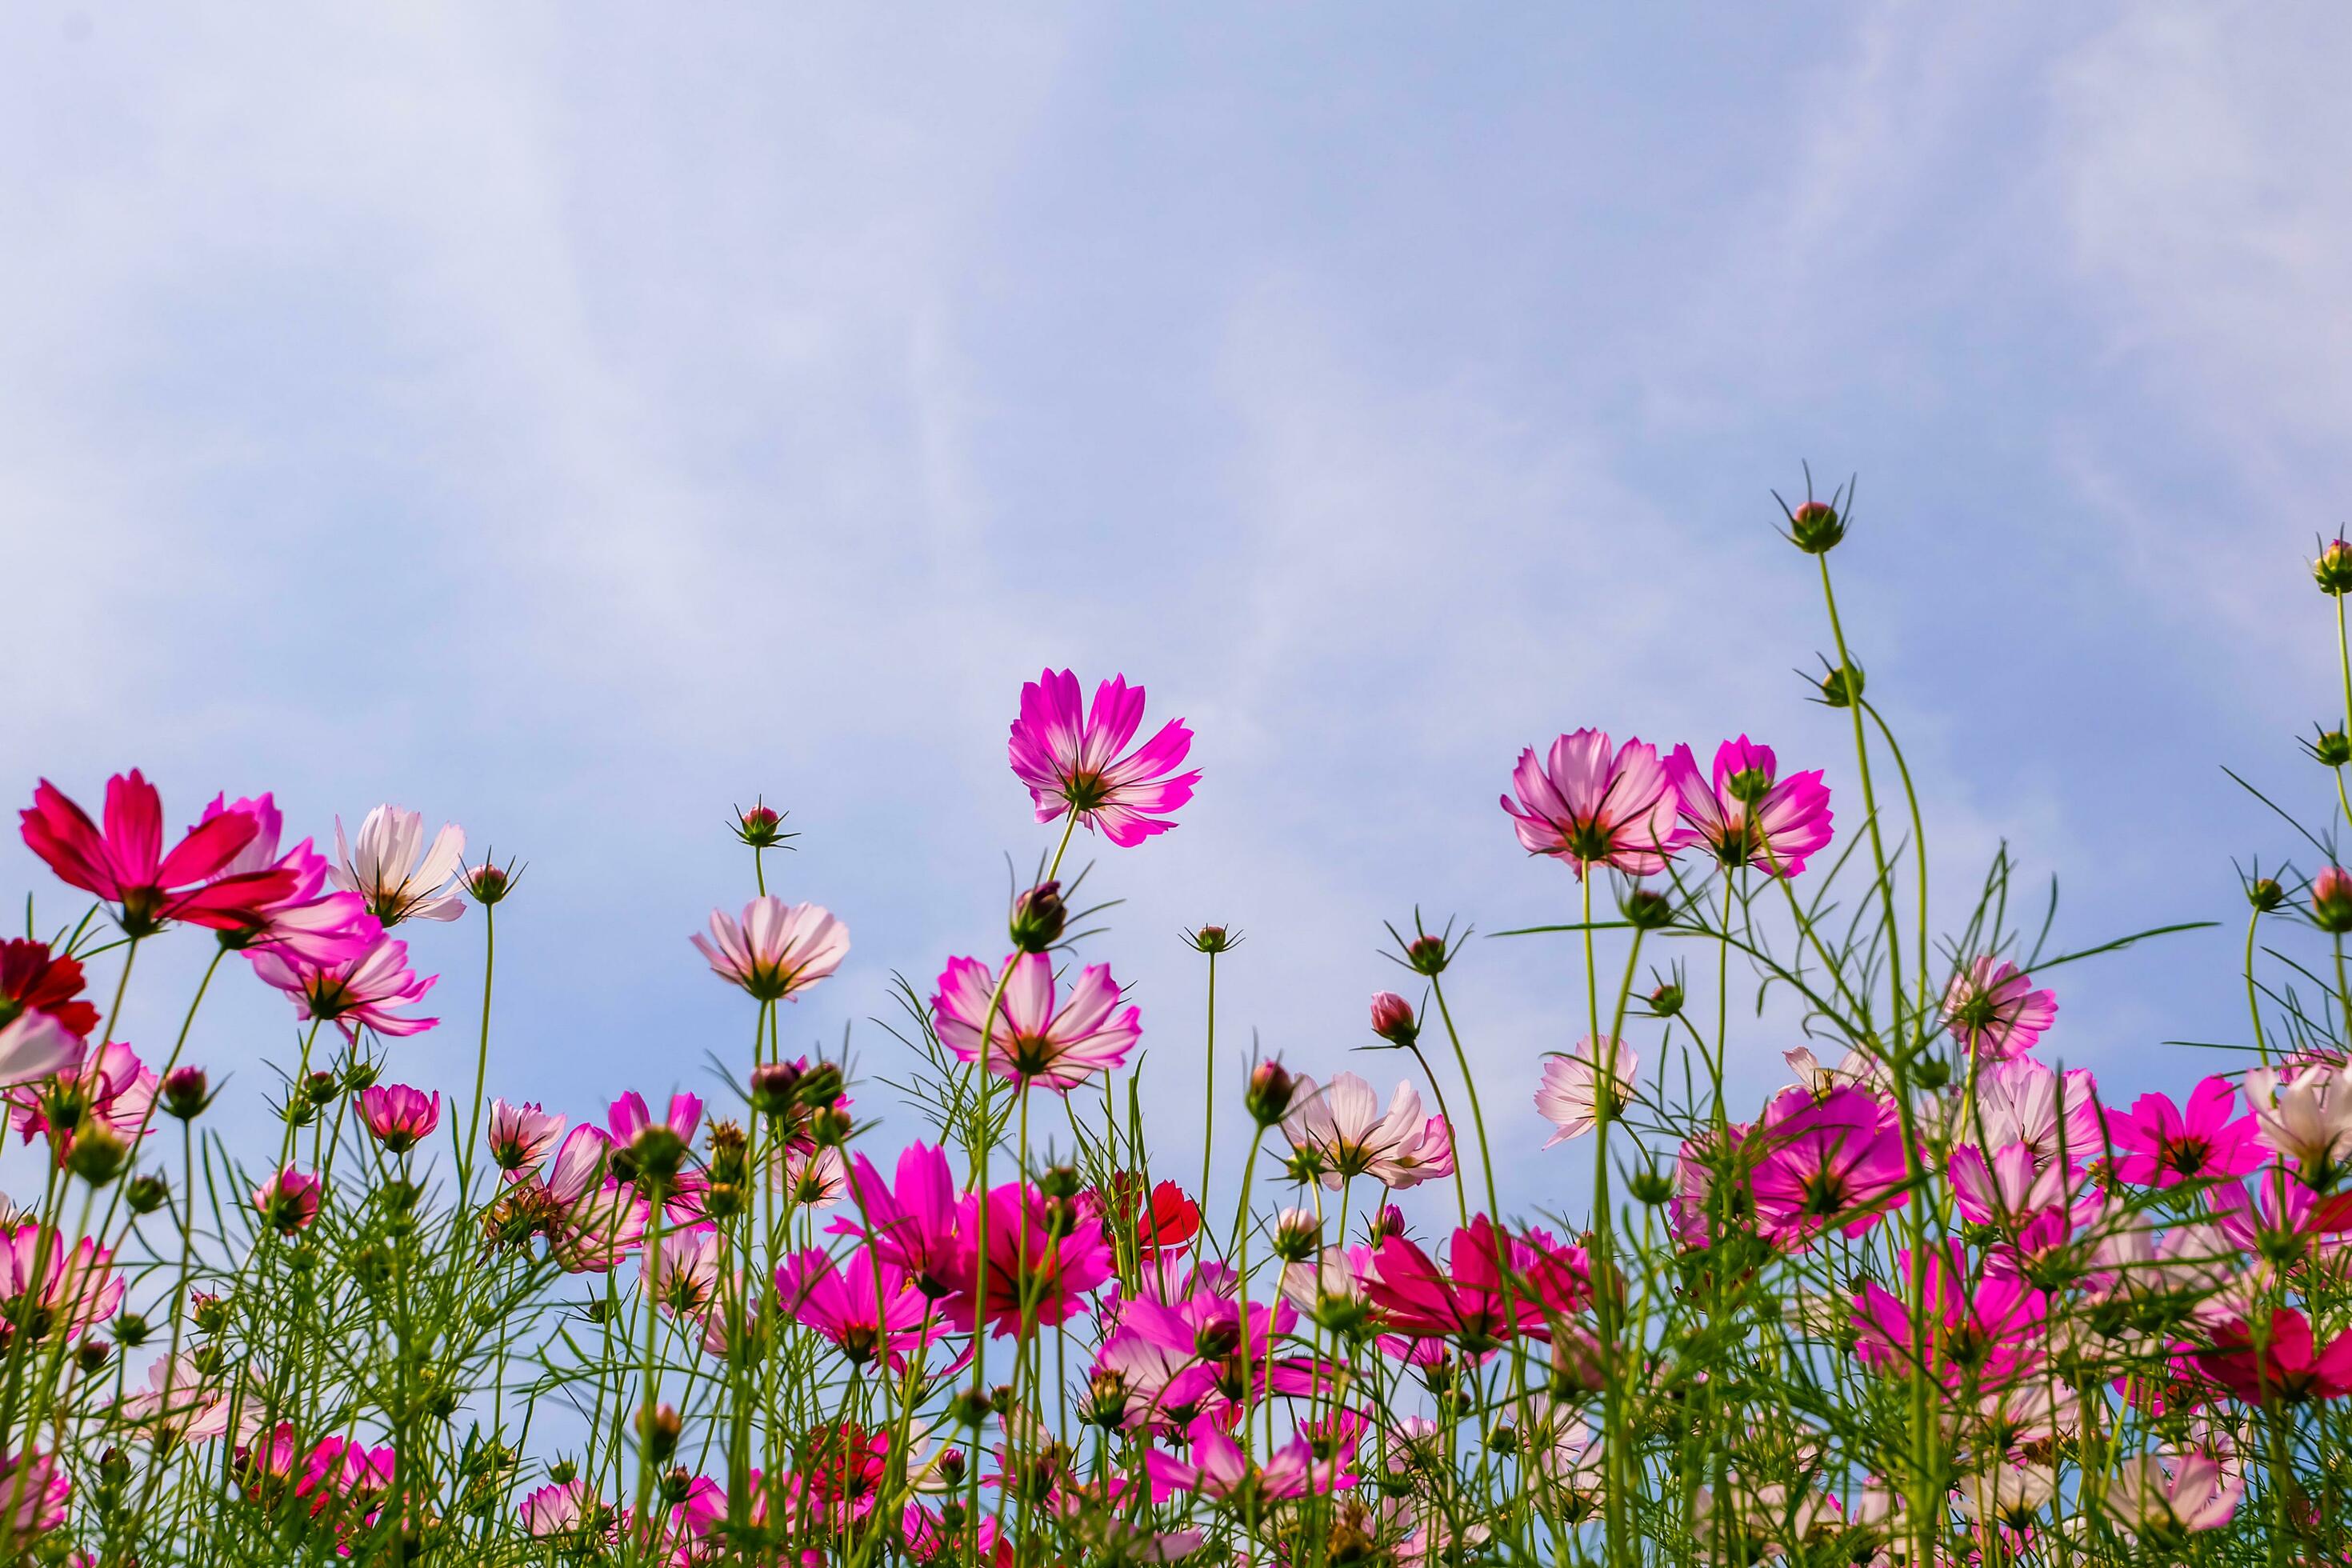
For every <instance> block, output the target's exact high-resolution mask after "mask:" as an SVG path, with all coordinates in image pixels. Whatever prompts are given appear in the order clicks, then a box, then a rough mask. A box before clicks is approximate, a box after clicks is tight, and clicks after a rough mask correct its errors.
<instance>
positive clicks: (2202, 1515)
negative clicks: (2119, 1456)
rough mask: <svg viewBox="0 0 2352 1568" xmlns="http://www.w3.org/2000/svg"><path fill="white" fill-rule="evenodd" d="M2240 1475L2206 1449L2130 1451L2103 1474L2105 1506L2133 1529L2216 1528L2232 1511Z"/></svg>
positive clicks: (2242, 1484)
mask: <svg viewBox="0 0 2352 1568" xmlns="http://www.w3.org/2000/svg"><path fill="white" fill-rule="evenodd" d="M2245 1495H2246V1478H2245V1474H2244V1472H2243V1471H2242V1470H2239V1469H2237V1468H2235V1467H2231V1468H2224V1467H2223V1466H2222V1465H2221V1464H2220V1463H2219V1462H2217V1461H2216V1460H2215V1459H2214V1458H2213V1457H2212V1456H2211V1455H2210V1454H2200V1453H2196V1452H2193V1451H2192V1452H2189V1453H2185V1454H2184V1453H2158V1454H2135V1455H2134V1456H2132V1457H2131V1458H2128V1459H2126V1460H2125V1461H2124V1462H2123V1463H2122V1464H2121V1465H2119V1466H2118V1467H2116V1473H2115V1474H2114V1475H2113V1476H2111V1477H2109V1478H2108V1480H2107V1493H2106V1498H2105V1502H2106V1508H2107V1512H2108V1513H2109V1514H2111V1515H2112V1516H2113V1517H2114V1519H2115V1521H2116V1523H2117V1524H2119V1525H2121V1526H2123V1528H2124V1529H2126V1530H2127V1531H2131V1532H2133V1533H2134V1534H2136V1535H2147V1534H2151V1533H2153V1534H2158V1535H2179V1534H2188V1533H2191V1532H2194V1531H2200V1530H2219V1529H2221V1527H2222V1526H2223V1525H2225V1524H2227V1523H2229V1522H2230V1521H2231V1520H2232V1519H2234V1518H2236V1517H2237V1513H2238V1503H2239V1500H2241V1499H2242V1498H2243V1497H2244V1496H2245Z"/></svg>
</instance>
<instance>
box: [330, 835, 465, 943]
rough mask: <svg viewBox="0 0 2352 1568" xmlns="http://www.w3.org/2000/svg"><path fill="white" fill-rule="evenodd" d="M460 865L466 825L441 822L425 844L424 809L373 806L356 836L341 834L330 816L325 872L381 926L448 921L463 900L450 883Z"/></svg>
mask: <svg viewBox="0 0 2352 1568" xmlns="http://www.w3.org/2000/svg"><path fill="white" fill-rule="evenodd" d="M465 868H466V830H465V829H464V828H462V827H460V826H457V824H456V823H454V822H447V823H444V824H442V826H441V831H440V832H438V833H436V834H435V835H434V836H433V842H432V844H431V846H430V847H427V846H426V845H425V814H424V813H423V812H421V811H403V810H401V809H400V807H398V806H396V805H379V806H377V807H376V808H375V809H374V810H373V811H371V812H369V813H368V814H367V816H366V819H365V820H363V821H362V822H361V824H360V832H359V837H358V839H357V840H356V841H354V840H351V839H347V838H345V837H343V819H342V818H341V817H340V816H339V817H337V818H335V863H334V864H333V865H332V866H330V867H329V868H327V875H328V876H329V877H330V878H331V879H332V880H333V881H334V884H335V886H337V887H338V888H341V889H343V890H344V891H345V892H350V893H357V894H358V895H359V896H360V897H361V898H362V899H363V900H366V901H367V909H368V913H370V914H372V915H373V916H374V917H375V918H376V919H377V920H379V921H383V923H384V924H385V925H388V926H389V925H397V924H399V923H400V922H401V921H410V920H415V921H454V920H456V919H457V917H458V916H459V915H461V914H464V913H465V912H466V900H465V899H464V897H463V896H462V895H460V894H459V893H458V891H457V889H456V887H455V886H453V883H454V882H455V880H456V879H457V875H458V873H459V872H461V871H463V870H464V869H465Z"/></svg>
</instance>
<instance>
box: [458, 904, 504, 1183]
mask: <svg viewBox="0 0 2352 1568" xmlns="http://www.w3.org/2000/svg"><path fill="white" fill-rule="evenodd" d="M498 913H499V907H498V905H496V904H484V905H483V906H482V945H483V952H482V1033H481V1038H480V1040H479V1041H478V1043H477V1044H476V1046H475V1047H474V1112H473V1114H472V1115H471V1116H470V1117H468V1118H467V1121H466V1146H465V1148H464V1149H462V1150H460V1151H459V1152H458V1155H457V1217H458V1219H459V1221H460V1222H461V1223H462V1222H463V1220H464V1218H465V1215H466V1205H467V1200H468V1199H470V1198H471V1197H472V1195H473V1188H474V1148H475V1144H476V1142H478V1140H479V1139H480V1137H481V1135H482V1089H483V1086H484V1085H485V1084H486V1083H487V1082H488V1079H489V1072H490V982H491V979H492V978H493V977H494V976H495V975H496V973H497V972H498V966H499V927H498Z"/></svg>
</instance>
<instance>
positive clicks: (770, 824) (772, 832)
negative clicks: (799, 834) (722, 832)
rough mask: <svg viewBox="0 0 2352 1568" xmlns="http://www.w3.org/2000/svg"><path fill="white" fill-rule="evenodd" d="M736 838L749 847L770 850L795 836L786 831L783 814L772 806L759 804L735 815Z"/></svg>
mask: <svg viewBox="0 0 2352 1568" xmlns="http://www.w3.org/2000/svg"><path fill="white" fill-rule="evenodd" d="M735 837H737V838H739V839H740V840H741V841H742V842H743V844H744V845H745V846H746V847H750V848H752V849H768V848H772V847H775V846H776V845H778V844H781V843H782V842H783V841H784V840H785V839H787V838H790V837H793V835H792V834H789V833H786V832H785V831H784V814H783V813H782V812H780V811H778V810H777V809H776V808H775V807H774V806H772V805H765V804H757V805H752V806H751V809H750V810H748V811H739V812H737V813H736V814H735Z"/></svg>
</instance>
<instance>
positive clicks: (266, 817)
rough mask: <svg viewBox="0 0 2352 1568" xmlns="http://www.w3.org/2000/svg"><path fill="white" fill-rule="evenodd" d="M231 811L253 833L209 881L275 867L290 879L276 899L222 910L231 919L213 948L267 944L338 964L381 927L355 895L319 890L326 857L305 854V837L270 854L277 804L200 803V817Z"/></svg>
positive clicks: (281, 823)
mask: <svg viewBox="0 0 2352 1568" xmlns="http://www.w3.org/2000/svg"><path fill="white" fill-rule="evenodd" d="M224 816H247V817H250V818H252V820H253V822H254V825H255V828H256V831H255V833H254V836H253V837H252V839H251V840H250V841H249V842H248V843H247V845H246V847H244V848H243V849H240V850H238V851H237V853H236V856H235V857H234V858H232V859H230V861H229V862H228V864H227V865H226V866H224V867H223V868H221V869H220V871H219V872H218V873H216V874H215V876H214V877H213V878H211V880H212V881H213V882H215V883H226V882H230V881H233V880H235V879H238V878H244V877H255V876H259V875H261V874H263V873H265V872H273V871H275V872H283V873H285V874H286V875H287V876H289V878H291V879H292V880H291V882H290V884H289V887H288V888H287V889H286V891H285V892H284V894H283V895H281V896H278V897H276V898H271V899H268V900H259V901H257V902H255V903H253V904H251V905H248V906H247V907H245V908H243V909H241V910H225V911H224V914H225V915H226V916H227V917H229V919H230V920H231V921H233V922H234V923H224V924H222V925H221V926H220V927H219V931H220V940H221V945H222V946H224V947H228V948H247V947H257V946H260V945H263V944H265V943H268V944H271V945H275V946H277V947H279V948H282V949H284V950H285V951H286V952H289V953H290V954H291V955H293V956H294V957H296V958H298V959H300V960H302V961H304V962H306V963H320V964H326V963H342V962H344V961H345V960H347V959H352V958H356V957H358V956H359V955H360V954H361V953H362V952H366V951H367V949H368V946H369V944H370V943H372V942H374V940H375V938H376V934H377V932H378V931H381V930H382V929H383V928H382V927H381V926H380V925H379V924H378V923H377V921H376V918H375V917H374V916H373V915H372V914H370V913H368V910H367V902H366V900H363V899H362V898H361V897H360V896H359V895H358V894H357V893H331V892H328V891H327V890H326V886H327V875H328V866H327V861H326V858H325V857H324V856H321V855H319V854H316V853H314V852H313V851H312V849H311V847H310V840H309V839H307V838H305V839H304V840H302V842H301V843H299V844H297V845H296V846H295V847H293V848H292V849H290V850H289V851H287V852H286V853H285V854H284V855H282V856H281V855H279V854H278V840H279V839H280V838H281V837H284V835H285V827H286V822H285V817H284V816H282V815H281V814H280V813H279V811H278V803H277V802H276V801H275V800H274V799H272V798H271V797H270V796H268V795H263V796H261V797H260V798H259V799H258V800H238V801H231V800H230V799H229V798H228V797H227V796H226V795H215V796H213V799H212V804H211V805H207V806H205V815H204V821H205V822H206V823H209V822H212V821H214V820H215V819H216V818H219V817H224ZM200 826H201V825H200Z"/></svg>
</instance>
